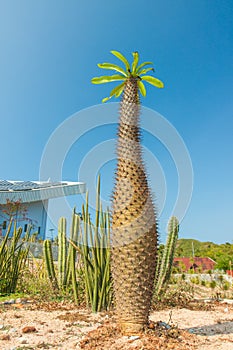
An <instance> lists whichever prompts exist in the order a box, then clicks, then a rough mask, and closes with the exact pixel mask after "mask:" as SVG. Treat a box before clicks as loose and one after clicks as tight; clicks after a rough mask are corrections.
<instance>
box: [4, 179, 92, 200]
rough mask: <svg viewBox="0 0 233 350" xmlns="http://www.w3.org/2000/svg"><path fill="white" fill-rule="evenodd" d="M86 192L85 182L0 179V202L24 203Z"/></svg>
mask: <svg viewBox="0 0 233 350" xmlns="http://www.w3.org/2000/svg"><path fill="white" fill-rule="evenodd" d="M85 192H86V184H85V183H84V182H40V181H34V182H31V181H5V180H0V204H5V203H6V201H7V200H11V201H17V200H20V201H21V202H22V203H29V202H36V201H40V200H48V199H50V198H57V197H63V196H70V195H74V194H80V193H85Z"/></svg>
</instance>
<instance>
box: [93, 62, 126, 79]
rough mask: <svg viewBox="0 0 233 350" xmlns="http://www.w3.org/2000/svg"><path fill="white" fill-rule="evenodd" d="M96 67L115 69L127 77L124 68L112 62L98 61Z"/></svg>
mask: <svg viewBox="0 0 233 350" xmlns="http://www.w3.org/2000/svg"><path fill="white" fill-rule="evenodd" d="M98 67H100V68H103V69H110V70H115V71H117V72H119V73H121V74H123V75H124V76H125V77H127V73H126V72H125V71H124V69H123V68H121V67H119V66H117V65H116V64H112V63H98Z"/></svg>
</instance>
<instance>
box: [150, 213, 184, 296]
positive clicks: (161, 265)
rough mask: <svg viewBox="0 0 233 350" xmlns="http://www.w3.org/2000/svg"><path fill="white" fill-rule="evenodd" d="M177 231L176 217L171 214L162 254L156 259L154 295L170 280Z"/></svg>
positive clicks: (157, 294)
mask: <svg viewBox="0 0 233 350" xmlns="http://www.w3.org/2000/svg"><path fill="white" fill-rule="evenodd" d="M178 233H179V222H178V219H177V218H176V217H175V216H172V217H171V219H170V220H169V223H168V235H167V241H166V244H165V246H164V250H163V254H162V255H160V256H159V259H158V264H157V267H158V268H157V271H156V277H155V279H156V283H155V296H159V294H160V293H161V290H162V288H164V287H165V286H166V285H167V283H168V282H169V280H170V277H171V271H172V265H173V259H174V255H175V249H176V243H177V239H178Z"/></svg>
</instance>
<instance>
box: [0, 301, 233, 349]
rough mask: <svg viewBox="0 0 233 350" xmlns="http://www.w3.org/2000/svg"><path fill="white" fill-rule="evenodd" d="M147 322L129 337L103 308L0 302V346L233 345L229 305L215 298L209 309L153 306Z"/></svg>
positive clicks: (212, 346)
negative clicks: (141, 331) (144, 328)
mask: <svg viewBox="0 0 233 350" xmlns="http://www.w3.org/2000/svg"><path fill="white" fill-rule="evenodd" d="M203 305H204V304H203ZM151 321H152V322H151V325H150V327H151V328H150V329H148V330H147V332H146V333H147V334H143V335H139V336H138V337H131V338H130V337H123V336H122V335H121V334H120V333H119V331H118V330H117V328H116V324H115V322H114V317H113V316H112V315H111V314H108V313H101V314H91V313H90V312H88V311H87V310H85V309H80V308H76V307H75V306H73V305H68V304H62V303H59V304H57V303H49V304H43V305H41V304H35V303H32V304H30V303H25V304H24V303H22V302H19V303H15V304H8V305H3V304H2V305H1V306H0V349H1V350H13V349H14V350H22V349H25V350H26V349H59V350H60V349H62V350H72V349H103V350H104V349H112V350H117V349H125V350H128V349H135V350H136V349H140V350H142V349H145V350H146V349H179V350H180V349H202V350H217V349H219V350H220V349H222V350H232V349H233V306H232V304H227V303H216V302H215V303H214V305H213V307H212V308H211V310H209V311H205V310H188V309H185V308H183V309H176V308H174V309H168V310H164V311H156V312H153V313H152V314H151ZM159 321H162V322H163V323H161V322H159ZM169 325H170V326H171V328H169ZM153 327H155V329H152V328H153Z"/></svg>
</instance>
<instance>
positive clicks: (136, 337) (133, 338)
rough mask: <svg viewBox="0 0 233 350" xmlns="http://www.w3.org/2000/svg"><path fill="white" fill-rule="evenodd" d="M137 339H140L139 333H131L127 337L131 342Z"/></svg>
mask: <svg viewBox="0 0 233 350" xmlns="http://www.w3.org/2000/svg"><path fill="white" fill-rule="evenodd" d="M137 339H140V337H139V335H131V336H130V337H129V341H130V342H133V341H134V340H137Z"/></svg>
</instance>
